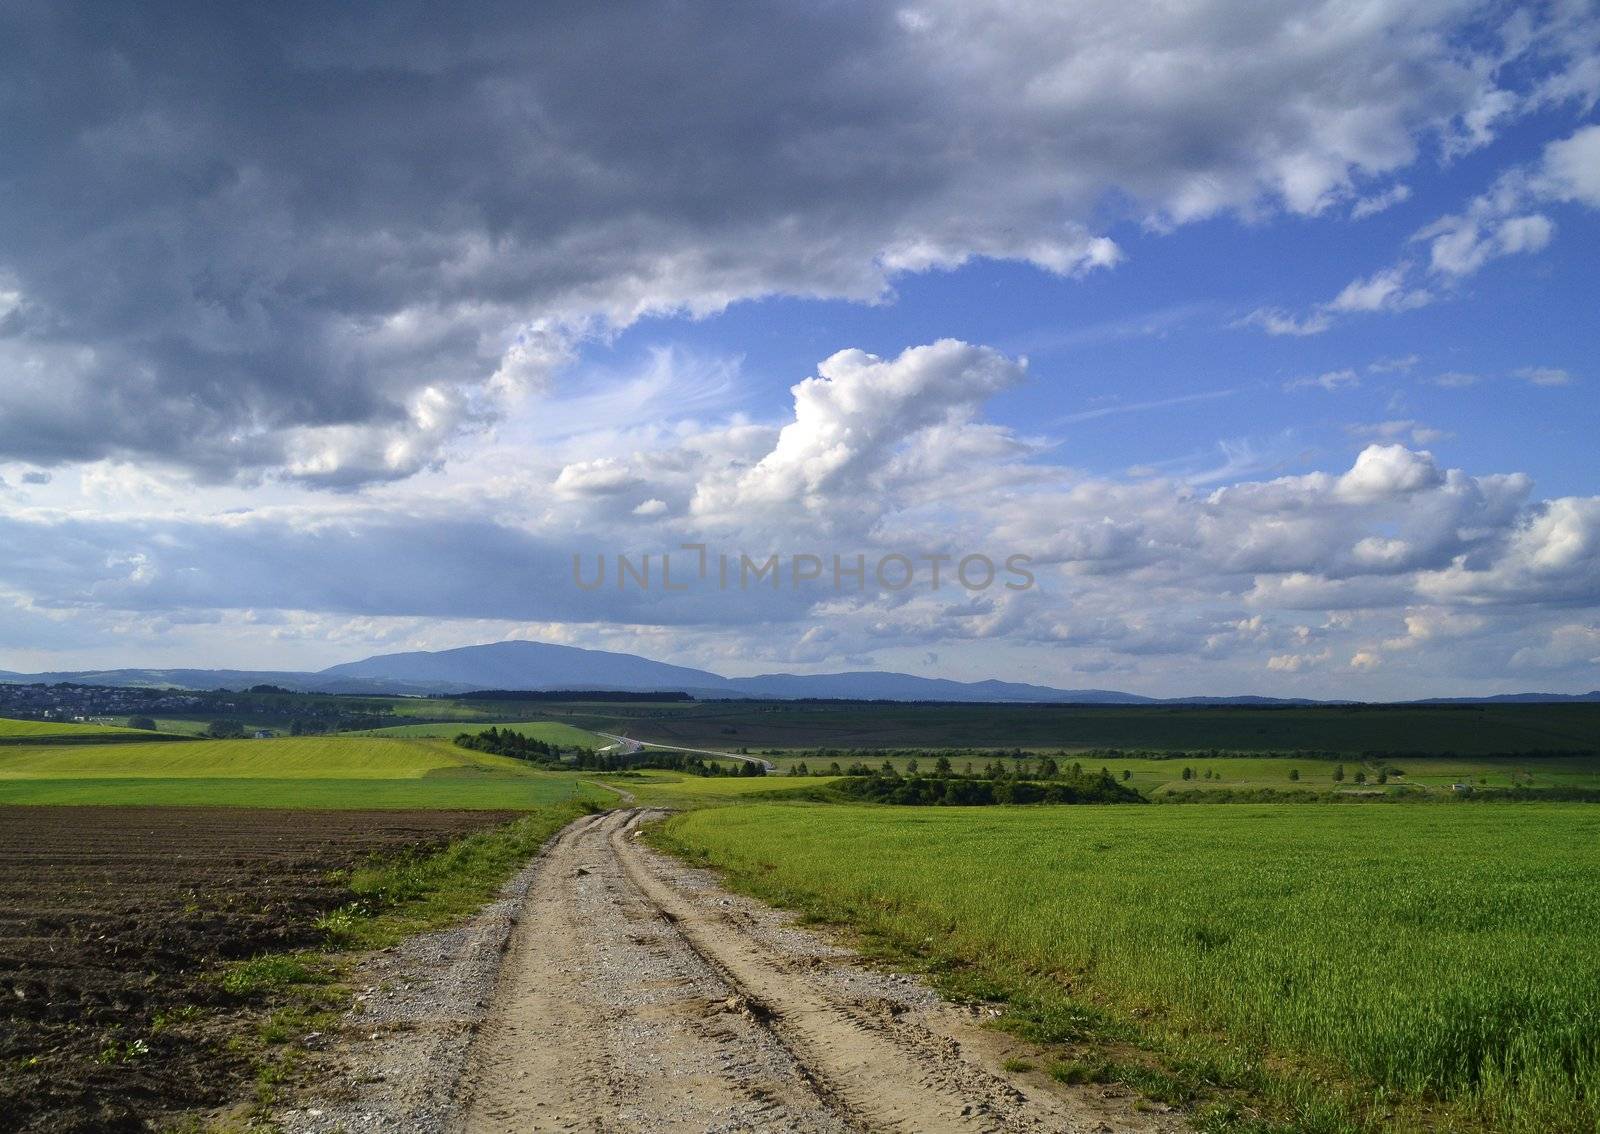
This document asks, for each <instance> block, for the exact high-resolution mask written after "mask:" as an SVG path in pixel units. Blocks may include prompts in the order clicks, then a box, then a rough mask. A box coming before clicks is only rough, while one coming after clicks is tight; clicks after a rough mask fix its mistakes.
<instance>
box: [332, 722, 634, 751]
mask: <svg viewBox="0 0 1600 1134" xmlns="http://www.w3.org/2000/svg"><path fill="white" fill-rule="evenodd" d="M489 728H499V729H500V730H501V731H503V732H516V733H521V734H522V735H523V736H526V737H528V738H529V739H531V740H542V741H544V742H545V743H546V744H554V745H556V746H558V747H560V748H604V747H605V746H606V745H608V744H610V743H611V741H609V740H607V739H606V738H605V737H603V736H599V735H597V734H595V733H592V732H589V731H587V730H585V729H581V728H573V727H572V726H571V725H569V724H562V723H560V722H559V721H509V722H508V721H483V722H475V723H461V722H455V721H449V722H443V723H435V724H411V725H393V726H391V727H389V728H378V729H371V730H369V731H367V732H359V733H351V734H349V735H352V736H399V737H409V738H412V739H415V738H419V737H432V738H434V739H444V740H449V739H452V738H454V737H456V736H458V735H459V734H461V733H463V732H466V733H474V734H476V733H480V732H483V731H484V730H485V729H489Z"/></svg>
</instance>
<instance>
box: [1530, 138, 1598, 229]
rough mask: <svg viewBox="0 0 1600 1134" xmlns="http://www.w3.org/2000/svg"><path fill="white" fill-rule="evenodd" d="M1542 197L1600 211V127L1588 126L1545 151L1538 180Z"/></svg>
mask: <svg viewBox="0 0 1600 1134" xmlns="http://www.w3.org/2000/svg"><path fill="white" fill-rule="evenodd" d="M1537 185H1538V192H1539V193H1540V195H1542V196H1545V197H1549V198H1551V199H1552V200H1556V201H1577V202H1580V203H1581V204H1585V205H1588V206H1589V207H1590V208H1593V209H1600V126H1586V127H1584V128H1583V129H1582V130H1579V131H1578V132H1577V133H1575V134H1573V135H1572V136H1571V137H1569V138H1565V139H1563V140H1561V141H1559V142H1551V143H1550V144H1549V145H1548V146H1546V147H1545V151H1544V163H1543V165H1542V167H1541V169H1540V171H1539V174H1538V176H1537Z"/></svg>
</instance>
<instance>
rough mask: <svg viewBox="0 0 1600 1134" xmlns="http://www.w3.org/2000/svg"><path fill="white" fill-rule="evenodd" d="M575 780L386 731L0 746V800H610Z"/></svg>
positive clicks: (249, 803) (247, 803) (260, 803)
mask: <svg viewBox="0 0 1600 1134" xmlns="http://www.w3.org/2000/svg"><path fill="white" fill-rule="evenodd" d="M580 779H581V778H580V777H579V776H577V775H575V774H572V773H564V772H542V771H538V770H535V769H533V768H530V767H529V766H527V765H526V764H523V763H521V762H520V761H517V760H510V759H507V758H505V757H502V756H491V755H488V754H486V753H480V752H471V751H468V750H466V749H463V748H457V747H456V746H455V745H453V744H450V743H449V742H448V741H443V740H428V739H401V738H390V737H293V738H287V737H286V738H282V739H275V740H205V741H181V742H174V741H167V742H161V741H156V742H154V743H147V744H101V745H87V744H85V745H72V746H66V747H63V746H57V745H50V746H44V745H38V746H27V747H15V748H6V749H3V750H0V803H32V804H49V803H97V804H147V805H173V806H189V805H201V804H206V805H216V804H226V805H233V806H240V807H314V808H330V807H332V808H338V807H348V808H363V807H382V808H391V807H392V808H409V807H423V808H430V807H439V808H445V807H466V808H488V809H494V808H512V809H525V808H531V807H538V806H543V805H545V804H548V803H553V802H558V801H560V800H565V799H571V798H579V799H593V800H610V799H612V798H614V797H613V796H612V795H611V793H609V792H605V791H602V790H600V789H598V788H595V787H593V786H592V785H587V784H583V783H581V782H580Z"/></svg>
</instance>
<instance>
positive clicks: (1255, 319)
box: [1240, 67, 1600, 335]
mask: <svg viewBox="0 0 1600 1134" xmlns="http://www.w3.org/2000/svg"><path fill="white" fill-rule="evenodd" d="M1596 73H1597V74H1600V67H1597V68H1596ZM1501 93H1504V92H1501ZM1593 99H1594V96H1590V102H1591V104H1592V103H1593ZM1487 105H1489V106H1491V107H1493V113H1492V114H1490V115H1489V116H1488V118H1486V119H1484V120H1483V121H1481V122H1480V123H1479V124H1478V126H1477V127H1476V128H1474V129H1473V130H1472V131H1470V133H1471V134H1472V136H1473V137H1474V138H1475V139H1477V140H1475V141H1474V142H1473V145H1474V146H1475V145H1477V144H1481V141H1482V140H1486V138H1487V133H1486V132H1485V131H1486V130H1487V125H1488V123H1489V122H1491V121H1494V120H1498V119H1499V118H1501V117H1503V116H1504V115H1505V114H1508V113H1510V112H1511V111H1512V110H1513V109H1521V110H1526V109H1530V108H1531V107H1533V106H1534V105H1536V102H1535V101H1528V100H1518V99H1514V98H1504V99H1495V100H1493V101H1492V102H1491V103H1490V104H1487ZM1480 135H1481V137H1480ZM1469 148H1471V147H1469ZM1558 202H1575V203H1578V204H1583V205H1588V206H1590V207H1592V208H1600V126H1587V127H1584V128H1582V129H1580V130H1578V131H1576V132H1575V133H1573V134H1572V135H1570V136H1569V137H1567V138H1564V139H1561V140H1559V141H1555V142H1551V143H1549V144H1548V145H1547V146H1546V147H1545V149H1544V152H1543V154H1542V156H1541V158H1540V160H1539V161H1538V162H1536V163H1533V164H1531V165H1529V166H1519V167H1514V168H1512V169H1509V170H1507V171H1506V172H1504V173H1502V174H1501V175H1500V176H1499V178H1497V179H1496V181H1495V183H1494V184H1493V185H1492V186H1491V187H1490V188H1489V190H1488V191H1487V192H1485V193H1483V194H1480V195H1479V196H1477V197H1475V198H1473V200H1472V201H1471V202H1469V203H1468V205H1467V207H1466V209H1465V210H1463V211H1462V212H1460V213H1454V214H1450V215H1447V216H1443V217H1440V218H1439V219H1438V220H1435V221H1434V222H1432V223H1431V224H1428V225H1425V226H1424V227H1423V228H1421V229H1419V230H1418V231H1417V232H1415V233H1414V234H1413V235H1412V236H1411V238H1410V241H1411V243H1421V244H1425V245H1426V246H1427V249H1428V265H1427V269H1426V272H1424V271H1422V270H1419V269H1418V268H1417V267H1416V266H1415V265H1414V264H1413V263H1411V262H1410V261H1409V260H1402V261H1401V262H1399V263H1397V264H1395V265H1393V266H1391V267H1388V268H1382V269H1379V270H1378V271H1377V272H1374V273H1373V274H1372V275H1370V276H1367V277H1364V278H1361V279H1356V280H1352V281H1351V282H1350V283H1349V284H1347V285H1346V286H1345V288H1344V289H1343V290H1342V291H1341V292H1340V293H1339V294H1338V295H1336V296H1335V297H1334V298H1333V299H1331V300H1329V301H1327V302H1324V303H1320V304H1317V305H1315V306H1313V307H1312V308H1310V310H1308V311H1307V312H1305V313H1304V314H1298V315H1297V314H1295V313H1294V312H1291V311H1284V310H1282V309H1279V308H1259V309H1257V310H1255V311H1253V312H1251V313H1250V314H1249V315H1247V316H1246V317H1245V318H1244V319H1243V320H1241V321H1240V322H1241V323H1244V324H1253V325H1255V326H1259V327H1261V328H1262V329H1263V330H1265V331H1266V332H1267V333H1268V334H1271V335H1315V334H1321V333H1323V332H1324V331H1327V330H1328V329H1329V328H1330V327H1332V326H1333V325H1334V323H1335V322H1336V321H1337V319H1338V318H1339V317H1340V316H1344V315H1350V314H1370V313H1373V312H1402V311H1410V310H1414V309H1416V308H1418V307H1425V306H1427V305H1428V304H1430V303H1433V302H1434V301H1435V300H1437V299H1438V298H1439V294H1438V293H1439V289H1440V288H1444V289H1446V290H1448V289H1449V288H1451V287H1453V286H1454V285H1456V284H1458V283H1459V282H1460V281H1461V280H1463V279H1465V278H1467V277H1469V276H1472V275H1474V274H1475V273H1477V272H1478V271H1480V270H1482V268H1483V267H1484V265H1486V264H1488V263H1489V262H1490V261H1492V260H1497V259H1500V258H1502V257H1506V256H1516V255H1521V254H1527V253H1536V252H1540V251H1543V250H1544V249H1545V248H1547V247H1548V246H1549V245H1550V242H1551V240H1552V239H1554V237H1555V233H1556V224H1555V221H1553V220H1552V219H1551V218H1550V217H1549V216H1547V215H1546V214H1545V213H1544V212H1541V211H1539V210H1541V209H1543V208H1545V207H1547V206H1549V205H1550V204H1552V203H1558ZM1359 207H1360V206H1359V205H1358V208H1359ZM1425 277H1429V278H1431V281H1432V285H1431V286H1430V285H1429V282H1428V280H1427V279H1425Z"/></svg>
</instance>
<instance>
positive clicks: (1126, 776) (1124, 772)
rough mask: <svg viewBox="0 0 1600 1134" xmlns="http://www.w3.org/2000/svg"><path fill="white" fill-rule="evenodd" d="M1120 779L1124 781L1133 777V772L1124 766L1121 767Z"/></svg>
mask: <svg viewBox="0 0 1600 1134" xmlns="http://www.w3.org/2000/svg"><path fill="white" fill-rule="evenodd" d="M1122 779H1123V781H1124V782H1126V781H1128V780H1131V779H1133V773H1132V772H1130V771H1128V769H1126V768H1124V769H1122Z"/></svg>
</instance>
